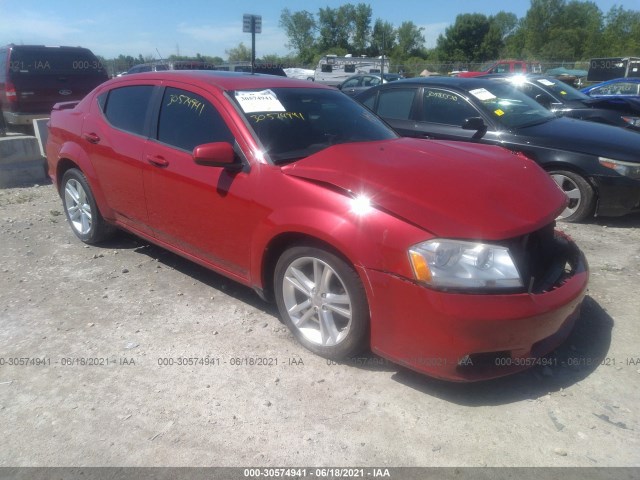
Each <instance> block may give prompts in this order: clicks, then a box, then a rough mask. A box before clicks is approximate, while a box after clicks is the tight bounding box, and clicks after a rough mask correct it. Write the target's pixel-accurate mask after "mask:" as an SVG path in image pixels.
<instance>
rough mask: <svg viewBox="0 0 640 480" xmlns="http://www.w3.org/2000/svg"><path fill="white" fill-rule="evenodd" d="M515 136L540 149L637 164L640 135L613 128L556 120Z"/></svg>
mask: <svg viewBox="0 0 640 480" xmlns="http://www.w3.org/2000/svg"><path fill="white" fill-rule="evenodd" d="M517 135H518V137H528V138H530V139H531V140H532V143H533V144H534V145H537V146H541V147H548V148H553V149H557V150H565V151H571V152H578V153H584V154H587V155H595V156H602V157H607V158H612V159H614V160H624V161H627V162H635V163H638V162H640V157H639V156H638V152H640V135H638V134H637V133H636V132H632V131H629V130H626V129H624V128H620V127H616V126H613V125H604V124H601V123H596V122H589V121H586V120H577V119H573V118H566V117H560V118H554V119H553V120H550V121H548V122H545V123H542V124H539V125H533V126H531V127H524V128H519V129H518V130H517Z"/></svg>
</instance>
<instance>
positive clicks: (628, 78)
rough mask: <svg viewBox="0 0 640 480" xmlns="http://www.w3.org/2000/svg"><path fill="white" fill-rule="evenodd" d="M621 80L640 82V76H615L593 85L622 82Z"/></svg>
mask: <svg viewBox="0 0 640 480" xmlns="http://www.w3.org/2000/svg"><path fill="white" fill-rule="evenodd" d="M620 82H625V83H626V82H631V83H640V78H638V77H620V78H613V79H611V80H605V81H604V82H600V83H598V84H597V85H593V86H594V87H595V86H599V85H608V84H610V83H620Z"/></svg>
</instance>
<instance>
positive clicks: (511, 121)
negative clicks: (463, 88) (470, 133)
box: [469, 82, 557, 128]
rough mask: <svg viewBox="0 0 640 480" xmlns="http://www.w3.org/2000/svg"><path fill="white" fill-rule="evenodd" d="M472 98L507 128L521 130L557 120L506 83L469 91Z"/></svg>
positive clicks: (486, 85)
mask: <svg viewBox="0 0 640 480" xmlns="http://www.w3.org/2000/svg"><path fill="white" fill-rule="evenodd" d="M469 93H470V95H471V97H472V98H475V100H476V101H477V102H478V103H479V104H480V106H481V108H482V109H483V110H484V111H485V112H486V113H488V114H489V116H490V117H491V118H493V119H494V120H495V121H497V122H498V123H501V124H502V125H504V126H505V127H507V128H522V127H528V126H531V125H535V124H538V123H544V122H547V121H549V120H551V119H553V118H557V117H556V116H555V115H554V114H553V113H552V112H550V111H549V110H547V109H546V108H544V107H543V106H542V105H540V104H539V103H538V102H536V101H535V100H534V99H532V98H529V97H528V96H527V95H525V94H524V93H522V92H521V91H520V90H518V89H517V88H515V87H514V86H512V85H509V84H506V83H497V82H496V83H495V84H492V85H489V84H485V86H484V87H482V88H472V89H470V90H469Z"/></svg>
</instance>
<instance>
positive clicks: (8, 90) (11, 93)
mask: <svg viewBox="0 0 640 480" xmlns="http://www.w3.org/2000/svg"><path fill="white" fill-rule="evenodd" d="M4 95H5V97H6V98H7V102H9V103H17V102H18V95H17V94H16V87H15V86H14V85H13V83H11V82H6V83H5V87H4Z"/></svg>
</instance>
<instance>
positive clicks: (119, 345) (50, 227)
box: [0, 185, 640, 467]
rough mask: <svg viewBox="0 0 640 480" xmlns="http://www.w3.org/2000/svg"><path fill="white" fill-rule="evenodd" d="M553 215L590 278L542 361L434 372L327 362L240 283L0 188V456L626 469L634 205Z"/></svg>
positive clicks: (57, 462) (635, 364) (639, 369)
mask: <svg viewBox="0 0 640 480" xmlns="http://www.w3.org/2000/svg"><path fill="white" fill-rule="evenodd" d="M562 227H563V229H564V230H565V231H567V232H568V233H569V234H570V235H571V236H573V237H574V239H575V240H576V241H577V242H578V244H579V245H580V246H581V248H582V249H583V250H584V251H585V253H586V255H587V258H588V260H589V263H590V265H591V269H592V277H591V284H590V288H589V292H588V297H587V298H586V300H585V304H584V308H583V313H582V316H581V318H580V320H579V322H578V323H577V325H576V328H575V330H574V332H573V333H572V335H571V337H570V338H569V339H568V341H567V342H566V343H565V344H564V345H563V346H562V347H561V348H560V349H559V350H558V351H556V352H555V354H554V357H553V358H554V359H555V360H556V362H557V365H555V366H553V367H542V366H539V367H534V368H532V369H530V370H528V371H526V372H523V373H520V374H517V375H514V376H511V377H508V378H503V379H499V380H494V381H489V382H482V383H476V384H450V383H445V382H441V381H437V380H433V379H430V378H427V377H425V376H422V375H419V374H416V373H413V372H411V371H409V370H405V369H403V368H401V367H398V366H395V365H393V364H390V363H386V362H382V361H381V359H379V358H378V357H375V356H373V355H370V356H367V357H363V358H361V359H357V361H353V362H349V363H347V364H330V362H327V361H326V360H324V359H322V358H319V357H317V356H314V355H313V354H311V353H309V352H307V351H306V350H304V349H303V348H302V347H300V346H298V345H297V344H296V342H295V341H294V340H293V338H292V336H291V335H290V334H289V332H288V330H287V329H286V327H284V325H283V324H282V323H281V322H280V321H279V319H278V317H277V315H276V311H275V308H274V307H273V306H272V305H269V304H266V303H264V302H263V301H261V300H260V299H259V298H258V297H257V296H256V295H255V294H254V293H253V292H252V291H251V290H249V289H247V288H244V287H242V286H240V285H238V284H235V283H233V282H231V281H229V280H227V279H225V278H223V277H221V276H219V275H216V274H214V273H211V272H209V271H207V270H205V269H203V268H201V267H199V266H197V265H194V264H192V263H190V262H188V261H186V260H183V259H181V258H179V257H177V256H175V255H173V254H171V253H169V252H167V251H164V250H162V249H160V248H157V247H155V246H151V245H149V244H147V243H146V242H144V241H142V240H140V239H138V238H135V237H133V236H130V235H126V234H124V233H123V234H121V235H119V236H118V237H117V238H116V239H114V240H113V241H111V242H110V243H107V244H104V245H101V246H99V247H93V246H92V247H89V246H85V245H84V244H82V243H81V242H80V241H78V240H77V239H76V238H75V237H74V236H73V234H72V232H71V230H70V228H69V226H68V225H67V223H66V220H65V217H64V214H63V212H62V205H61V202H60V199H59V198H58V197H57V195H56V193H55V191H54V188H53V187H52V186H51V185H41V186H33V187H29V188H12V189H6V190H0V257H1V264H0V269H1V270H2V275H1V276H0V421H1V424H2V432H3V433H2V440H0V467H7V466H300V465H313V466H471V467H475V466H595V467H609V466H640V453H639V452H640V445H639V443H640V442H639V439H640V437H639V436H638V431H640V421H639V420H640V415H639V413H638V407H637V406H638V405H640V388H638V387H639V386H640V351H639V348H638V344H639V341H638V340H639V329H638V326H637V321H638V312H639V311H640V298H639V295H638V291H639V288H638V287H639V285H640V268H639V266H640V228H638V227H640V215H631V216H627V217H625V218H621V219H609V220H607V219H600V220H597V221H594V222H592V223H589V224H583V225H568V224H564V225H562ZM21 358H28V359H30V360H29V361H28V363H29V364H28V365H20V364H19V363H20V362H19V361H18V362H17V363H18V365H11V364H10V363H16V361H15V360H14V359H21ZM189 358H196V359H200V360H202V361H200V360H199V361H198V362H196V363H195V364H191V365H189V364H188V363H189V361H186V362H185V363H187V364H186V365H179V364H178V363H179V362H181V361H182V360H181V359H189ZM205 359H206V360H205ZM255 359H264V360H258V362H262V363H265V364H263V365H256V364H255V362H256V360H255ZM171 362H173V365H168V364H169V363H171ZM192 362H193V361H192ZM23 363H24V362H23ZM206 363H208V364H206ZM634 405H636V406H635V407H634Z"/></svg>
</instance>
